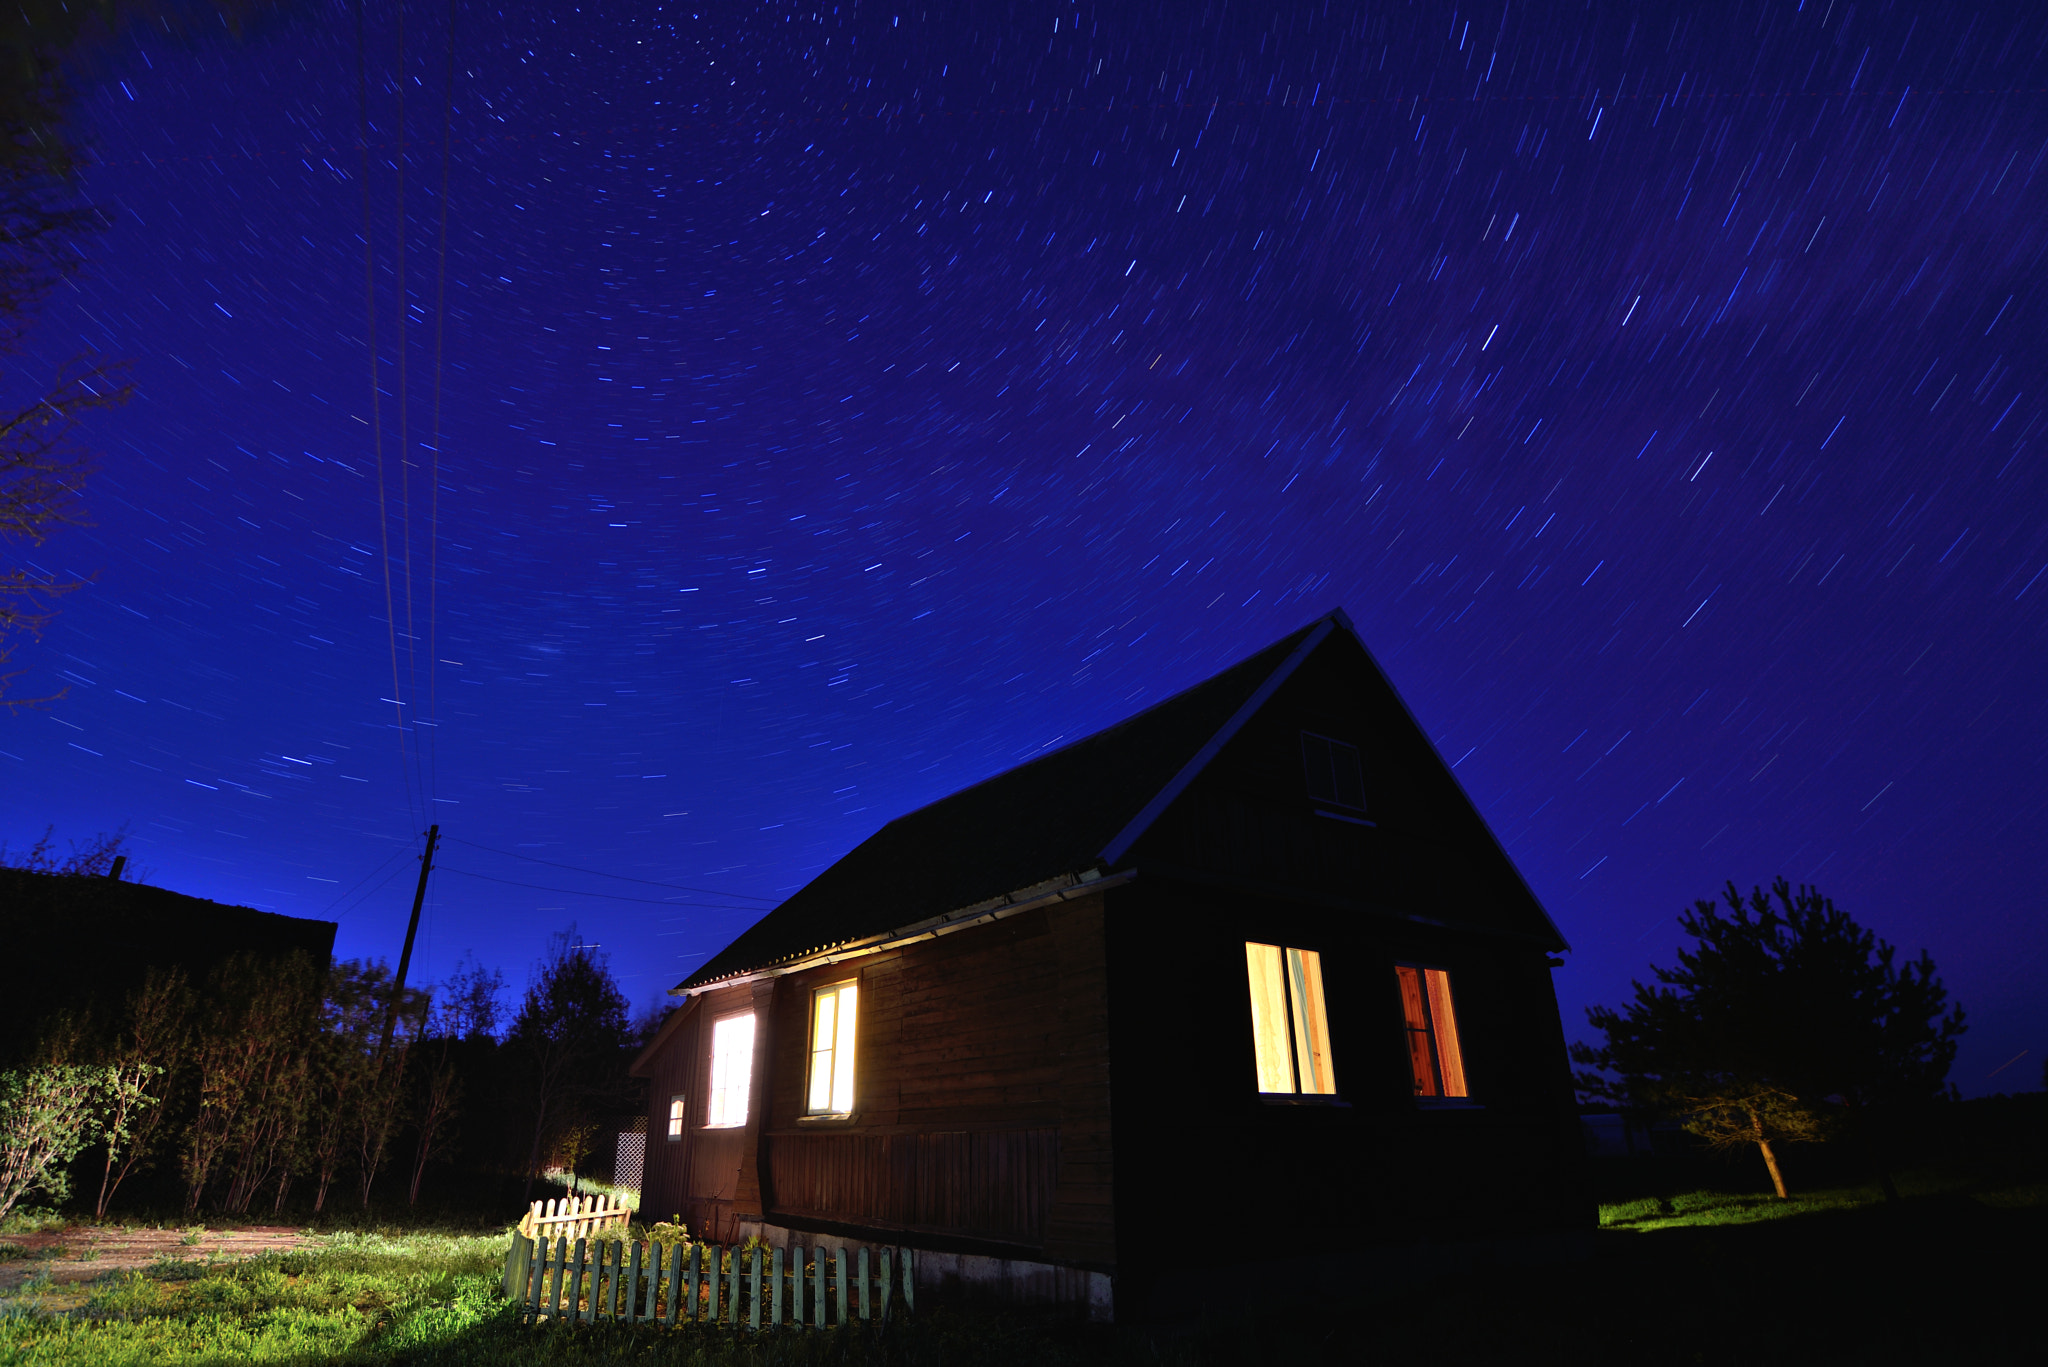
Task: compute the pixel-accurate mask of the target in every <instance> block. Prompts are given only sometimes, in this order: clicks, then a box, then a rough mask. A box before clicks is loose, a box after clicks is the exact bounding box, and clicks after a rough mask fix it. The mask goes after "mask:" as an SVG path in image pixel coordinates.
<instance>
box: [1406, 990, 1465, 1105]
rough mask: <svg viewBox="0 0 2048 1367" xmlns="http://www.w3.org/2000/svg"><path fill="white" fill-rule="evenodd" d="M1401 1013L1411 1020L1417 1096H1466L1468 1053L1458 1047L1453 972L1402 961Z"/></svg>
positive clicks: (1410, 1053)
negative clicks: (1452, 999)
mask: <svg viewBox="0 0 2048 1367" xmlns="http://www.w3.org/2000/svg"><path fill="white" fill-rule="evenodd" d="M1394 972H1395V973H1396V974H1398V975H1399V976H1400V980H1401V1014H1402V1015H1403V1016H1404V1017H1406V1018H1407V1023H1408V1068H1409V1071H1410V1072H1411V1073H1412V1074H1413V1076H1414V1078H1415V1095H1417V1096H1424V1097H1428V1096H1464V1095H1466V1092H1465V1057H1464V1055H1463V1054H1462V1053H1461V1052H1460V1051H1459V1049H1458V1017H1457V1014H1456V1013H1455V1012H1453V1011H1452V1010H1451V975H1450V974H1448V973H1446V972H1444V971H1443V970H1442V969H1440V968H1416V967H1413V966H1411V965H1409V964H1400V965H1398V966H1396V967H1395V969H1394Z"/></svg>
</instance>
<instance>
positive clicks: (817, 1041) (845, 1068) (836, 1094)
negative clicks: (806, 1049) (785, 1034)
mask: <svg viewBox="0 0 2048 1367" xmlns="http://www.w3.org/2000/svg"><path fill="white" fill-rule="evenodd" d="M859 994H860V987H859V984H857V983H834V984H833V985H832V986H830V987H821V988H819V989H818V991H817V992H816V993H815V994H814V995H813V996H812V998H811V1087H810V1095H809V1098H808V1099H807V1101H806V1103H805V1106H804V1111H805V1113H806V1114H809V1115H852V1114H853V1026H854V1015H855V1008H856V1007H857V1006H858V1003H859Z"/></svg>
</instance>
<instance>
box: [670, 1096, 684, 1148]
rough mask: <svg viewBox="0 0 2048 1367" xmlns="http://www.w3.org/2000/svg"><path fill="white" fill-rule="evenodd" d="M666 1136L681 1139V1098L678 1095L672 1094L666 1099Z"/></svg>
mask: <svg viewBox="0 0 2048 1367" xmlns="http://www.w3.org/2000/svg"><path fill="white" fill-rule="evenodd" d="M668 1137H669V1138H670V1139H681V1138H682V1137H683V1099H682V1097H680V1096H672V1097H670V1098H669V1099H668Z"/></svg>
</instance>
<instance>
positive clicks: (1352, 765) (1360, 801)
mask: <svg viewBox="0 0 2048 1367" xmlns="http://www.w3.org/2000/svg"><path fill="white" fill-rule="evenodd" d="M1330 768H1331V771H1332V772H1331V783H1332V800H1333V801H1334V802H1335V803H1336V804H1337V805H1338V806H1339V807H1351V808H1355V809H1356V810H1358V811H1361V812H1362V811H1364V810H1365V776H1364V771H1363V770H1361V769H1360V768H1359V764H1358V747H1357V746H1355V745H1340V744H1338V743H1337V742H1335V741H1332V742H1331V743H1330Z"/></svg>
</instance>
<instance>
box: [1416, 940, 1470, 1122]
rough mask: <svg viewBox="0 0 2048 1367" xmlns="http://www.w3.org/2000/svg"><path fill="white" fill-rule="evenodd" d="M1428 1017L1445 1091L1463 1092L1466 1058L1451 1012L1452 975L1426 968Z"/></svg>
mask: <svg viewBox="0 0 2048 1367" xmlns="http://www.w3.org/2000/svg"><path fill="white" fill-rule="evenodd" d="M1424 976H1425V977H1426V978H1427V979H1428V980H1429V1018H1430V1023H1431V1024H1432V1025H1433V1026H1435V1034H1436V1058H1437V1063H1438V1065H1439V1067H1440V1068H1441V1069H1442V1071H1443V1079H1444V1093H1443V1094H1444V1095H1445V1096H1464V1095H1465V1059H1464V1056H1463V1055H1462V1054H1460V1053H1459V1052H1458V1018H1457V1017H1456V1016H1455V1015H1453V1014H1451V975H1450V974H1448V973H1446V972H1444V971H1443V970H1442V969H1438V968H1432V969H1428V970H1427V971H1426V972H1425V974H1424Z"/></svg>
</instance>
